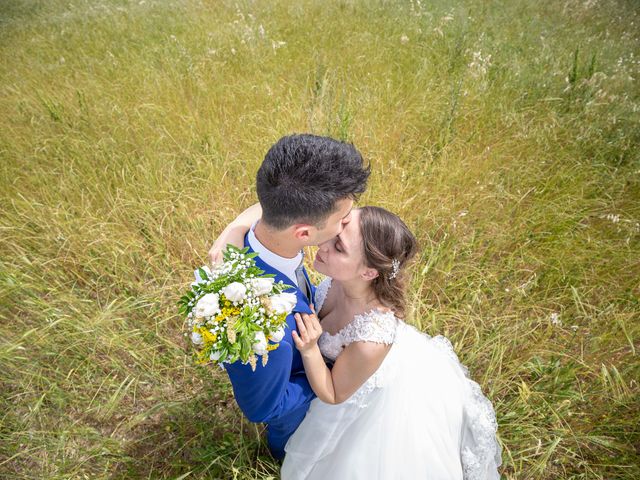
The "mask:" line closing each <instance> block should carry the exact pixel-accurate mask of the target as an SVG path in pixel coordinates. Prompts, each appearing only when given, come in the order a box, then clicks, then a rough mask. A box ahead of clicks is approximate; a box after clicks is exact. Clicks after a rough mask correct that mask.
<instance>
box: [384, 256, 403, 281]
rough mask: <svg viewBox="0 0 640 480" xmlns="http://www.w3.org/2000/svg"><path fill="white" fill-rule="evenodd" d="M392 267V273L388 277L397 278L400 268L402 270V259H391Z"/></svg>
mask: <svg viewBox="0 0 640 480" xmlns="http://www.w3.org/2000/svg"><path fill="white" fill-rule="evenodd" d="M391 269H392V270H391V273H390V274H389V276H388V277H387V278H388V279H389V280H391V279H392V278H396V275H398V270H400V260H398V259H397V258H394V259H393V260H391Z"/></svg>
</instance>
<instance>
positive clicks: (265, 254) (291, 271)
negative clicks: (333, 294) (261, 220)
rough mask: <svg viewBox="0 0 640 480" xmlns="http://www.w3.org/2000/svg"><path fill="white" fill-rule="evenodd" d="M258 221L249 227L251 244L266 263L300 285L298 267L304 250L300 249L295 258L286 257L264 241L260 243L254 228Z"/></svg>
mask: <svg viewBox="0 0 640 480" xmlns="http://www.w3.org/2000/svg"><path fill="white" fill-rule="evenodd" d="M257 223H258V221H255V222H253V225H251V228H250V229H249V234H248V240H249V246H250V247H251V249H252V250H253V251H254V252H256V253H257V254H258V255H259V256H260V259H261V260H262V261H263V262H264V263H266V264H267V265H269V266H271V267H273V268H275V269H276V270H278V271H280V272H282V273H284V274H285V275H286V276H287V277H289V278H290V279H291V281H292V282H294V283H295V285H296V286H298V281H297V277H296V268H298V265H300V263H301V262H302V250H300V251H299V252H298V254H297V255H296V256H295V257H293V258H285V257H281V256H280V255H277V254H275V253H273V252H272V251H271V250H269V249H268V248H267V247H265V246H264V245H263V244H262V243H260V241H259V240H258V238H257V237H256V234H255V232H254V229H255V228H256V224H257Z"/></svg>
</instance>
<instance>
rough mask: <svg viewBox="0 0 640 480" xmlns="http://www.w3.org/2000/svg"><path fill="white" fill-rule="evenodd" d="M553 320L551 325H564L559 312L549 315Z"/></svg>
mask: <svg viewBox="0 0 640 480" xmlns="http://www.w3.org/2000/svg"><path fill="white" fill-rule="evenodd" d="M549 319H550V320H551V325H558V326H562V321H561V320H560V315H559V314H558V313H557V312H553V313H552V314H551V316H550V317H549Z"/></svg>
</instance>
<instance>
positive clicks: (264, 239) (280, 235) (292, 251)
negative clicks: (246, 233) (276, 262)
mask: <svg viewBox="0 0 640 480" xmlns="http://www.w3.org/2000/svg"><path fill="white" fill-rule="evenodd" d="M253 233H254V234H255V236H256V238H257V239H258V241H259V242H260V243H261V244H262V245H264V246H265V247H266V248H268V249H269V251H271V252H273V253H275V254H276V255H279V256H281V257H284V258H293V257H295V256H296V255H297V254H298V252H300V250H301V249H302V246H301V245H300V244H299V243H298V242H297V241H295V238H294V239H292V238H291V237H292V235H290V233H289V230H273V229H271V228H269V227H268V226H267V225H266V224H265V223H264V222H260V221H259V222H258V224H257V225H256V228H255V229H254V231H253Z"/></svg>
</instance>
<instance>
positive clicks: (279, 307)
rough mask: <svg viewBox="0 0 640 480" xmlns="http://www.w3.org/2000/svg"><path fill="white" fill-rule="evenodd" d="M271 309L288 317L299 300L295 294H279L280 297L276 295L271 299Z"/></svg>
mask: <svg viewBox="0 0 640 480" xmlns="http://www.w3.org/2000/svg"><path fill="white" fill-rule="evenodd" d="M270 300H271V307H272V308H273V311H274V312H276V313H278V314H280V313H286V314H287V315H288V314H289V313H291V310H293V307H295V306H296V303H298V299H297V297H296V295H295V294H294V293H289V292H285V293H279V294H278V295H274V296H272V297H270Z"/></svg>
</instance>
